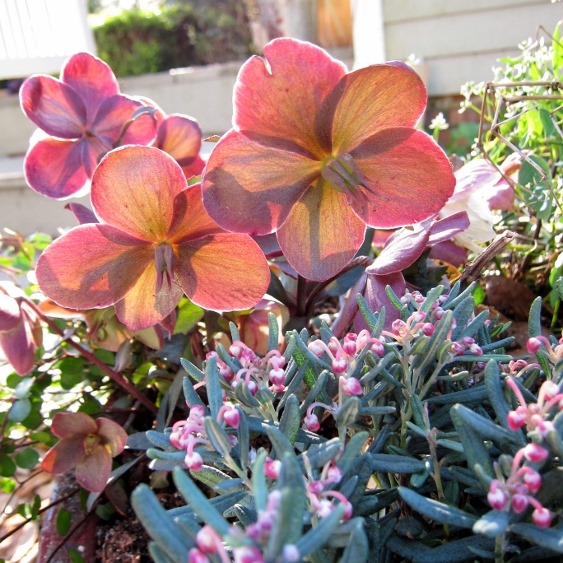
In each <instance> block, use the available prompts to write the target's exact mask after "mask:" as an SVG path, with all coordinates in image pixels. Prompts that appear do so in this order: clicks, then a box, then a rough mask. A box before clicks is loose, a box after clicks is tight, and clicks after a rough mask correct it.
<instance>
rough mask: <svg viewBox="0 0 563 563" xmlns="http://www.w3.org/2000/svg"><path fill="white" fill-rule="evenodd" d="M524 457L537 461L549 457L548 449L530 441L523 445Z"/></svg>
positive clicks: (533, 461)
mask: <svg viewBox="0 0 563 563" xmlns="http://www.w3.org/2000/svg"><path fill="white" fill-rule="evenodd" d="M524 457H525V458H526V459H527V460H528V461H531V462H532V463H539V462H541V461H544V460H545V459H547V458H548V457H549V450H547V449H546V448H544V447H542V446H540V445H539V444H535V443H531V444H528V445H527V446H525V447H524Z"/></svg>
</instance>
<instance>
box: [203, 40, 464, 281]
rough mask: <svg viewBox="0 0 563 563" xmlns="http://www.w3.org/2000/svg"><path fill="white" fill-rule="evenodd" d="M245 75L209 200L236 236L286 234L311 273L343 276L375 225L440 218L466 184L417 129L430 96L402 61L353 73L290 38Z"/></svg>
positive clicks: (288, 251)
mask: <svg viewBox="0 0 563 563" xmlns="http://www.w3.org/2000/svg"><path fill="white" fill-rule="evenodd" d="M264 55H265V60H263V59H261V58H259V57H252V58H251V59H250V60H249V61H247V62H246V63H245V64H244V65H243V67H242V68H241V70H240V72H239V75H238V78H237V82H236V86H235V93H234V117H233V129H231V130H230V131H229V132H227V133H226V134H225V135H224V136H223V137H222V138H221V140H220V141H219V142H218V143H217V145H216V147H215V148H214V150H213V152H212V153H211V156H210V158H209V161H208V163H207V165H206V168H205V170H204V177H203V201H204V205H205V207H206V209H207V210H208V211H209V213H210V215H211V216H212V217H213V218H214V219H215V220H216V221H217V222H218V223H219V225H221V226H222V227H224V228H225V229H228V230H230V231H234V232H243V233H249V234H252V235H265V234H268V233H272V232H276V233H277V238H278V241H279V245H280V247H281V249H282V251H283V253H284V254H285V256H286V258H287V260H288V262H289V263H290V264H291V265H292V266H293V267H294V268H295V270H296V271H297V272H298V273H299V274H301V275H302V276H304V277H306V278H308V279H311V280H324V279H328V278H329V277H331V276H332V275H334V274H336V273H338V272H339V271H340V270H341V269H342V268H343V267H344V266H345V265H346V264H347V263H348V262H349V261H350V260H351V259H352V258H353V256H354V254H355V253H356V251H357V250H358V249H359V247H360V246H361V244H362V242H363V240H364V235H365V229H366V224H367V225H370V226H374V227H380V228H394V227H399V226H404V225H410V224H413V223H417V222H419V221H422V220H423V219H426V218H428V217H430V216H431V215H433V214H435V213H437V212H438V211H439V210H440V208H441V207H442V205H443V204H444V203H445V202H446V200H447V199H448V198H449V196H450V195H451V194H452V192H453V189H454V184H455V178H454V176H453V173H452V170H451V166H450V164H449V162H448V160H447V158H446V156H445V154H444V153H443V151H442V150H441V149H440V148H439V147H438V146H437V145H436V143H435V142H434V141H433V140H432V139H431V138H430V137H429V136H428V135H426V134H425V133H423V132H422V131H419V130H417V129H416V128H415V125H416V123H417V121H418V119H419V117H420V116H421V114H422V112H423V111H424V108H425V104H426V90H425V88H424V85H423V83H422V81H421V80H420V78H419V77H418V75H417V74H416V73H415V72H414V71H413V70H411V69H410V68H409V67H408V66H406V65H404V64H402V63H399V62H392V63H387V64H381V65H373V66H370V67H367V68H363V69H359V70H356V71H354V72H350V73H347V72H346V67H345V66H344V65H343V64H342V63H340V62H338V61H336V60H335V59H333V58H331V57H330V56H329V55H328V54H327V53H326V52H325V51H323V50H322V49H320V48H318V47H316V46H314V45H311V44H310V43H305V42H301V41H297V40H295V39H289V38H280V39H275V40H274V41H272V42H270V43H269V44H268V45H266V47H265V48H264Z"/></svg>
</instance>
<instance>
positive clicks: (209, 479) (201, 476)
mask: <svg viewBox="0 0 563 563" xmlns="http://www.w3.org/2000/svg"><path fill="white" fill-rule="evenodd" d="M191 475H192V477H193V478H194V479H197V480H198V481H199V482H200V483H204V484H205V485H207V486H208V487H210V488H212V489H225V488H228V487H225V481H233V480H234V479H232V477H229V476H228V475H227V474H226V473H223V472H222V471H220V470H219V469H217V468H216V467H211V466H209V465H204V466H203V467H202V468H201V469H200V470H198V471H192V472H191Z"/></svg>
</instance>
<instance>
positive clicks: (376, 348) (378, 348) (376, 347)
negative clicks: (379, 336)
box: [370, 341, 385, 358]
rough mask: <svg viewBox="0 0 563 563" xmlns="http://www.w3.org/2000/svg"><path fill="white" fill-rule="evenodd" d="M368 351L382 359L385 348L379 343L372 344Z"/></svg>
mask: <svg viewBox="0 0 563 563" xmlns="http://www.w3.org/2000/svg"><path fill="white" fill-rule="evenodd" d="M370 350H371V351H372V352H373V353H374V354H375V355H376V356H379V357H380V358H383V356H385V347H384V346H383V344H382V343H381V342H379V341H377V342H374V343H372V345H371V347H370Z"/></svg>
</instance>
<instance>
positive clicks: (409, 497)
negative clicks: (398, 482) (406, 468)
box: [399, 487, 477, 528]
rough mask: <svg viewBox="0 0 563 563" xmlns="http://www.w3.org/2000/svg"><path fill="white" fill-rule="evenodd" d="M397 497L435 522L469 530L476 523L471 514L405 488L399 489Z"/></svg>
mask: <svg viewBox="0 0 563 563" xmlns="http://www.w3.org/2000/svg"><path fill="white" fill-rule="evenodd" d="M399 495H401V498H402V499H403V500H404V501H405V502H406V503H407V504H408V505H409V506H411V507H412V508H414V510H416V511H417V512H420V514H423V515H424V516H426V517H427V518H430V519H432V520H434V521H435V522H440V523H441V524H448V525H451V526H457V527H459V528H471V527H473V524H475V522H476V521H477V518H475V516H473V515H472V514H468V513H467V512H464V511H463V510H460V509H459V508H455V507H453V506H449V505H447V504H444V503H443V502H438V501H437V500H433V499H430V498H428V497H425V496H423V495H420V494H418V493H416V492H415V491H411V489H408V488H407V487H399Z"/></svg>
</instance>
